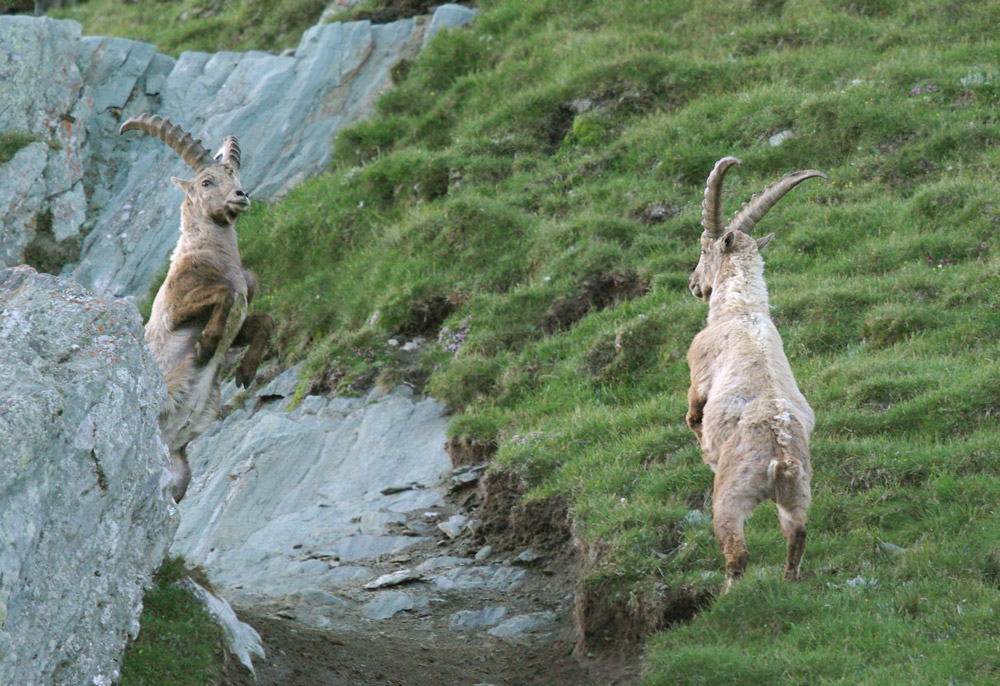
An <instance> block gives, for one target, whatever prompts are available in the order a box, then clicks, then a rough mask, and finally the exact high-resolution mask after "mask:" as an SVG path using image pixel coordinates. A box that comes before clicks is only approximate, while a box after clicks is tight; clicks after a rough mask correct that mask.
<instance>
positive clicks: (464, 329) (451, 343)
mask: <svg viewBox="0 0 1000 686" xmlns="http://www.w3.org/2000/svg"><path fill="white" fill-rule="evenodd" d="M471 319H472V317H466V318H465V319H463V320H462V321H460V322H459V323H458V324H456V325H455V328H454V329H452V328H451V327H450V326H446V327H444V328H443V329H441V332H440V333H438V344H439V345H440V346H441V347H442V348H444V349H445V350H447V351H448V352H450V353H451V355H452V357H454V356H455V355H458V351H459V350H460V349H461V347H462V346H463V345H464V344H465V339H466V337H468V335H469V321H470V320H471Z"/></svg>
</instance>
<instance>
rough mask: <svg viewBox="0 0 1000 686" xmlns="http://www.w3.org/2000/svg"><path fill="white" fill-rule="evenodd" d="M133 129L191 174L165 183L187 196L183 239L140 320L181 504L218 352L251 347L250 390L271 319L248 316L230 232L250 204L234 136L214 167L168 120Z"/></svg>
mask: <svg viewBox="0 0 1000 686" xmlns="http://www.w3.org/2000/svg"><path fill="white" fill-rule="evenodd" d="M131 129H138V130H140V131H145V132H146V133H148V134H151V135H153V136H156V137H157V138H159V139H160V140H162V141H163V142H164V143H166V144H167V145H169V146H170V147H171V148H173V150H174V151H175V152H177V153H178V154H179V155H180V156H181V157H182V158H183V159H184V161H185V162H187V164H188V166H190V167H191V169H192V170H193V171H194V173H195V175H196V176H195V178H194V179H193V180H191V181H185V180H183V179H178V178H172V179H171V181H173V182H174V184H175V185H176V186H177V187H178V188H180V189H181V190H182V191H184V195H185V196H186V197H185V198H184V203H183V204H182V205H181V237H180V239H179V240H178V241H177V246H176V247H175V248H174V252H173V255H172V256H171V257H170V270H169V271H168V272H167V278H166V280H165V281H164V282H163V285H162V286H160V290H159V291H158V292H157V294H156V299H155V300H154V301H153V309H152V312H151V314H150V316H149V323H148V324H146V343H148V344H149V349H150V350H151V351H152V353H153V357H154V358H155V359H156V363H157V364H158V365H159V367H160V370H161V371H162V372H163V376H164V378H165V379H166V382H167V394H168V398H167V401H166V402H165V403H164V405H163V409H162V410H161V412H160V429H161V431H162V433H163V440H164V441H165V442H166V443H167V446H168V447H169V448H170V456H171V459H172V461H173V468H172V473H173V495H174V500H176V501H178V502H179V501H180V500H181V498H183V497H184V492H185V491H186V490H187V485H188V481H189V480H190V478H191V470H190V469H189V467H188V464H187V455H186V454H185V450H186V448H187V444H188V443H189V442H190V441H191V440H193V439H194V438H196V437H197V436H199V435H201V434H202V432H204V431H205V429H206V428H208V425H209V424H211V422H212V421H213V420H214V419H215V415H216V412H217V411H218V409H219V397H220V394H219V373H220V367H221V365H222V363H223V360H224V358H225V356H226V353H227V352H228V350H229V348H230V347H238V346H244V345H245V346H249V347H248V348H247V351H246V353H245V354H244V355H243V359H242V360H241V361H240V365H239V367H237V369H236V383H237V384H238V385H241V386H244V387H247V386H249V385H250V383H251V382H253V380H254V377H255V376H256V374H257V366H258V365H259V364H260V360H261V357H262V356H263V354H264V349H265V347H266V346H267V343H268V340H269V339H270V337H271V333H272V331H273V330H274V320H273V319H272V318H271V315H269V314H251V315H249V316H247V314H246V310H247V306H248V304H249V303H250V301H252V300H253V297H254V293H255V292H256V290H257V278H256V277H255V276H254V275H253V273H252V272H250V271H248V270H246V269H244V268H243V263H242V261H241V260H240V253H239V249H238V247H237V244H236V230H235V229H234V228H233V223H234V222H235V221H236V219H237V217H239V216H240V215H241V214H242V213H243V212H245V211H246V209H247V208H248V207H250V199H249V198H248V197H247V194H246V193H245V192H244V191H243V188H242V186H241V185H240V174H239V171H240V148H239V145H237V143H236V138H235V137H233V136H229V137H227V138H226V139H225V140H224V142H223V146H222V150H221V151H220V153H219V155H217V156H216V160H218V161H214V160H213V159H212V155H211V153H209V151H208V150H206V149H205V148H204V147H202V145H201V141H196V140H194V139H193V138H191V136H190V134H188V133H186V132H184V131H183V130H182V129H181V128H180V127H179V126H177V125H171V124H170V120H168V119H164V118H162V117H159V116H156V115H153V116H150V115H147V114H140V115H138V116H136V117H132V118H131V119H129V120H128V121H126V122H125V123H124V124H122V126H121V129H119V133H124V132H125V131H129V130H131Z"/></svg>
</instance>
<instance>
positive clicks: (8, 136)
mask: <svg viewBox="0 0 1000 686" xmlns="http://www.w3.org/2000/svg"><path fill="white" fill-rule="evenodd" d="M36 140H38V139H37V138H36V137H35V136H32V135H31V134H30V133H17V132H13V131H5V132H0V164H7V163H8V162H10V161H11V160H12V159H14V155H16V154H17V151H18V150H20V149H21V148H23V147H24V146H26V145H27V144H28V143H32V142H34V141H36Z"/></svg>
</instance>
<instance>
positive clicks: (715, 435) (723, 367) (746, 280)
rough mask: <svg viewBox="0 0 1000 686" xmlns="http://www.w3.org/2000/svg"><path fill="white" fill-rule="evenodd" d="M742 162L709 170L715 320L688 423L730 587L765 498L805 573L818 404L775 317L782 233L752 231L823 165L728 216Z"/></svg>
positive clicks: (705, 241)
mask: <svg viewBox="0 0 1000 686" xmlns="http://www.w3.org/2000/svg"><path fill="white" fill-rule="evenodd" d="M739 163H740V161H739V160H738V159H736V158H735V157H725V158H723V159H721V160H719V161H718V162H717V163H716V164H715V168H714V169H713V170H712V173H711V174H710V175H709V177H708V185H707V187H706V188H705V200H704V202H703V203H702V225H703V226H704V227H705V230H704V232H703V233H702V234H701V259H700V260H699V261H698V266H697V267H696V268H695V270H694V273H693V274H691V279H690V290H691V294H692V295H694V296H695V297H696V298H701V299H702V300H704V301H705V302H707V303H708V323H707V325H706V326H705V328H704V329H703V330H702V331H701V332H700V333H699V334H698V335H697V336H695V338H694V341H693V342H692V343H691V348H690V349H689V350H688V365H689V366H690V368H691V387H690V389H689V390H688V412H687V423H688V426H690V427H691V429H692V431H694V433H695V435H696V436H697V437H698V442H699V443H700V444H701V449H702V455H703V459H704V460H705V462H706V463H708V465H709V467H711V468H712V471H714V472H715V485H714V489H713V495H712V508H713V519H714V522H715V536H716V538H717V539H718V541H719V545H721V546H722V552H723V554H724V555H725V558H726V584H725V587H724V590H729V588H730V587H731V586H732V583H733V581H735V580H736V579H739V578H740V577H741V576H742V575H743V572H744V570H745V569H746V565H747V561H748V559H749V554H748V553H747V548H746V542H745V540H744V537H743V523H744V521H745V519H746V518H747V516H749V514H750V511H751V510H753V508H755V507H756V506H757V505H758V504H760V502H761V501H763V500H764V499H765V498H773V499H774V500H775V502H776V503H777V505H778V520H779V522H780V524H781V531H782V533H784V535H785V538H786V539H787V541H788V551H787V557H786V560H785V578H786V579H794V578H797V577H798V575H799V568H800V566H801V564H802V554H803V553H804V552H805V543H806V527H805V521H806V511H807V510H808V509H809V501H810V498H811V496H810V491H809V479H810V477H811V475H812V467H811V466H810V463H809V434H810V433H812V429H813V411H812V408H810V407H809V403H807V402H806V399H805V397H803V395H802V393H800V392H799V388H798V386H797V385H796V384H795V379H794V378H793V376H792V370H791V367H789V365H788V360H787V359H786V358H785V352H784V350H783V349H782V345H781V337H780V336H779V335H778V330H777V329H776V328H775V327H774V324H773V323H772V322H771V315H770V312H769V305H768V301H767V286H766V285H765V284H764V261H763V260H762V259H761V257H760V251H761V250H763V249H764V248H765V247H766V246H767V245H768V243H770V242H771V239H773V238H774V234H773V233H772V234H770V235H768V236H765V237H764V238H761V239H759V240H756V241H755V240H754V239H753V238H751V237H750V231H751V230H752V229H753V227H754V225H756V224H757V222H758V221H760V219H761V218H762V217H763V216H764V214H765V213H766V212H767V211H768V210H770V209H771V208H772V207H774V205H775V203H777V202H778V200H780V199H781V197H782V196H783V195H784V194H785V193H787V192H788V191H789V190H791V189H792V188H794V187H795V186H796V185H797V184H798V183H800V182H801V181H804V180H806V179H809V178H812V177H814V176H821V177H823V178H826V176H825V175H824V174H823V173H821V172H818V171H815V170H812V169H809V170H806V171H799V172H795V173H794V174H788V175H786V176H785V177H783V178H782V179H781V180H779V181H777V182H775V183H773V184H771V185H769V186H768V187H767V188H765V189H764V192H763V193H761V194H760V195H755V196H754V197H753V198H751V199H750V202H748V203H746V204H744V205H743V208H742V209H741V210H740V211H739V212H737V213H736V215H735V216H734V217H733V219H732V220H731V221H730V222H729V224H728V225H726V226H725V228H723V223H722V179H723V177H724V176H725V174H726V172H727V171H728V170H729V168H730V167H732V166H733V165H735V164H739Z"/></svg>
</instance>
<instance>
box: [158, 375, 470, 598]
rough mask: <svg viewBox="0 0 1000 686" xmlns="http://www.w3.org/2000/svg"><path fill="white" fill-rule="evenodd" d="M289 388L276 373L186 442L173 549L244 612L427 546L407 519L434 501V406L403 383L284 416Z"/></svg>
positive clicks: (439, 434)
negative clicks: (184, 484)
mask: <svg viewBox="0 0 1000 686" xmlns="http://www.w3.org/2000/svg"><path fill="white" fill-rule="evenodd" d="M296 381H297V369H292V370H289V371H287V372H285V373H284V374H283V375H282V376H279V377H278V378H277V379H275V380H274V381H273V382H272V383H271V384H270V385H269V386H267V387H265V388H263V389H261V390H260V391H258V392H257V393H255V394H254V396H252V397H251V398H250V402H248V403H247V405H248V406H247V407H244V408H242V409H238V410H236V411H234V412H233V413H232V414H231V415H229V417H227V418H226V420H225V421H223V422H221V423H216V424H214V425H213V426H212V428H211V429H209V431H208V432H207V433H206V434H205V435H203V436H201V437H200V438H198V439H197V440H195V441H193V442H192V443H191V444H190V445H189V446H188V460H189V462H190V464H191V470H192V480H191V485H190V487H189V489H188V493H187V495H186V496H185V498H184V501H183V502H182V503H181V511H182V521H181V526H180V529H178V532H177V538H176V541H175V543H174V546H173V548H172V552H173V553H174V554H178V555H183V556H184V557H185V559H187V560H188V562H191V563H194V564H198V565H199V566H201V567H203V568H204V569H205V571H206V572H208V574H209V576H210V578H211V579H212V583H213V585H215V586H216V588H219V589H220V590H222V591H223V592H225V593H226V595H227V597H229V598H230V599H231V600H234V601H235V602H238V603H240V604H244V605H245V604H247V603H253V602H260V601H272V600H276V599H280V598H283V597H286V596H289V595H292V594H296V593H302V592H308V591H312V590H315V589H319V590H326V591H329V590H332V589H337V588H343V587H346V586H354V585H360V584H361V583H362V582H367V581H369V580H370V579H371V577H372V574H373V572H372V570H371V568H370V567H369V564H370V561H371V560H373V559H376V558H379V557H382V556H386V555H393V554H396V553H400V552H402V551H404V550H406V549H408V548H410V547H411V546H414V545H416V544H419V543H422V542H426V541H430V540H432V538H431V537H432V536H433V529H432V528H431V527H427V529H426V530H424V531H413V530H410V529H407V528H406V527H405V522H406V520H407V516H406V515H407V513H411V512H414V511H424V510H426V509H428V508H433V507H435V506H437V505H440V504H441V503H442V502H443V500H444V498H443V492H442V490H441V489H440V488H438V486H439V485H440V483H441V481H442V479H443V477H444V475H446V474H447V473H448V471H449V470H450V468H451V463H450V460H449V459H448V455H447V453H445V451H444V443H445V439H446V437H447V427H448V418H447V417H446V416H445V407H444V405H442V404H441V403H438V402H436V401H434V400H432V399H430V398H423V399H420V398H414V397H411V396H410V395H409V393H408V392H407V391H408V390H409V389H405V387H403V388H399V389H397V390H396V391H394V392H392V393H389V394H387V395H385V396H382V397H377V395H376V394H372V395H370V396H368V397H367V398H342V397H335V398H324V397H320V396H308V397H306V398H305V400H304V401H303V402H302V404H301V405H299V407H297V408H296V409H293V410H292V411H287V410H288V407H289V405H290V403H291V401H292V397H293V391H294V389H295V385H296ZM259 402H265V403H266V404H265V405H263V406H262V407H261V408H260V409H256V405H257V404H258V403H259ZM255 410H256V411H255ZM387 484H388V485H390V486H387ZM396 484H398V487H397V486H393V485H396Z"/></svg>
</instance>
